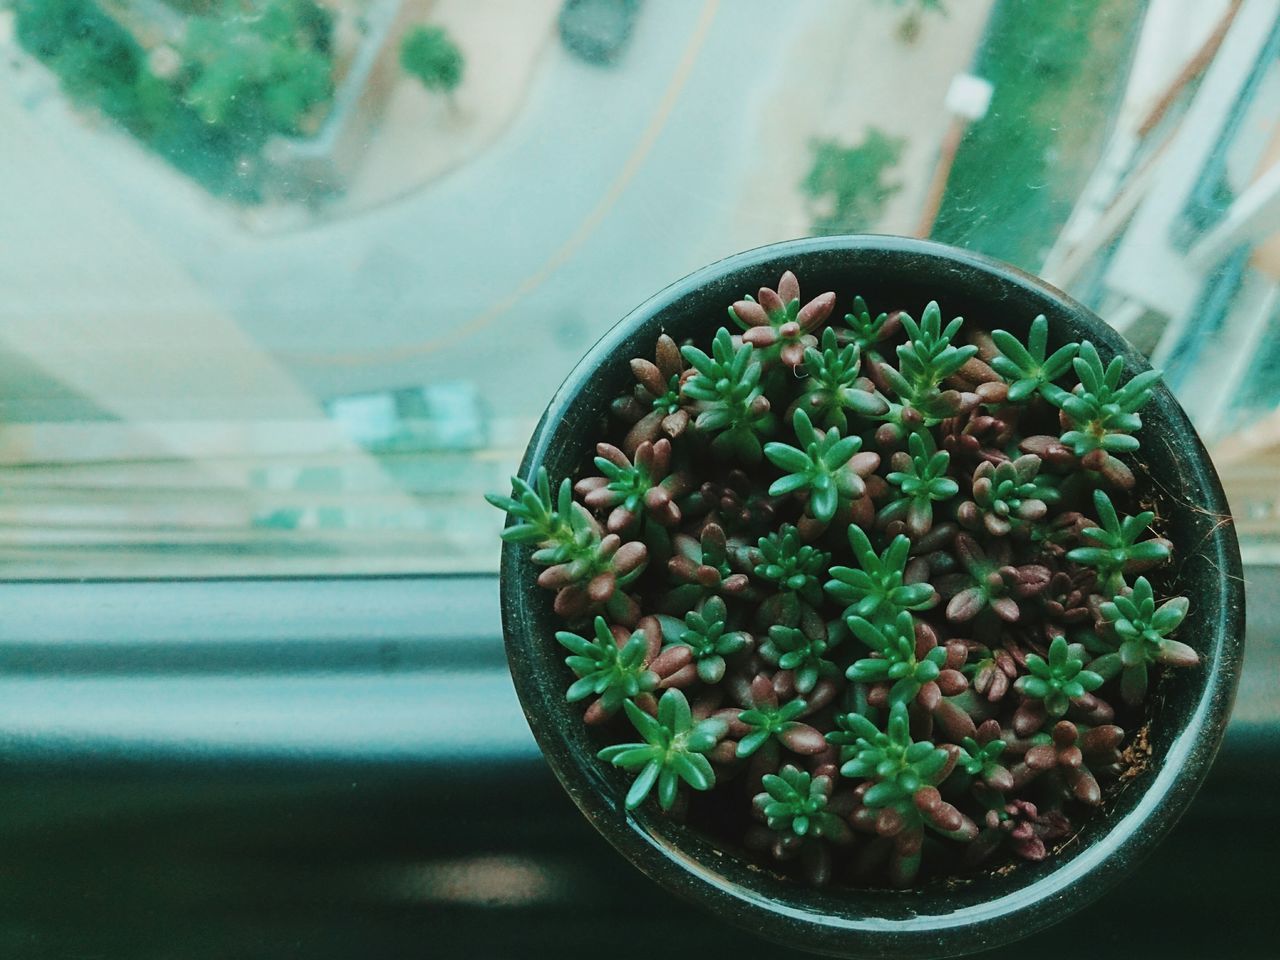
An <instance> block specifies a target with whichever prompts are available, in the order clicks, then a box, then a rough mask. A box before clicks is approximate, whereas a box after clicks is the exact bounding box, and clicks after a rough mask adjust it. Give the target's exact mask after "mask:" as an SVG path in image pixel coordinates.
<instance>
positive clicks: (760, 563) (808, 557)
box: [755, 524, 831, 606]
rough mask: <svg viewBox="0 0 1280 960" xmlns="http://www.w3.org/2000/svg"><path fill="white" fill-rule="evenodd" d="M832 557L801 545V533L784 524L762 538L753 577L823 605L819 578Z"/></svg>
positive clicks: (811, 547) (807, 545)
mask: <svg viewBox="0 0 1280 960" xmlns="http://www.w3.org/2000/svg"><path fill="white" fill-rule="evenodd" d="M830 560H831V554H829V553H826V552H825V551H822V550H819V549H818V548H817V547H813V546H810V545H809V544H807V543H804V542H803V540H802V539H801V537H800V533H799V531H798V530H796V528H795V527H793V526H791V525H790V524H784V525H783V526H782V528H781V529H780V530H778V532H777V533H771V534H769V535H768V536H767V537H761V538H760V541H759V545H758V560H757V562H756V565H755V575H756V576H757V577H759V578H760V579H762V580H767V581H769V582H770V583H773V584H775V585H776V586H777V588H778V590H779V591H780V592H785V593H790V594H792V595H794V596H796V597H798V598H800V599H802V600H804V601H805V602H806V603H809V604H811V605H813V606H817V605H818V604H820V603H822V580H821V577H822V575H823V574H824V573H826V571H827V564H828V562H829V561H830Z"/></svg>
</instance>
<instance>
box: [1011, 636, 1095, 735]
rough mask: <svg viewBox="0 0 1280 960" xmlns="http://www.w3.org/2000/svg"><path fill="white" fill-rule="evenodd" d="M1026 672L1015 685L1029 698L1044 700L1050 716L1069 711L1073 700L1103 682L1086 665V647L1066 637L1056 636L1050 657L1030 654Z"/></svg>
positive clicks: (1050, 647) (1058, 715) (1019, 691)
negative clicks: (1072, 642) (1069, 640)
mask: <svg viewBox="0 0 1280 960" xmlns="http://www.w3.org/2000/svg"><path fill="white" fill-rule="evenodd" d="M1027 670H1028V671H1029V673H1027V674H1026V675H1025V676H1022V677H1019V678H1018V681H1017V682H1016V683H1015V684H1014V685H1013V687H1014V689H1015V690H1017V691H1018V693H1020V694H1022V695H1023V696H1024V697H1026V698H1027V699H1028V700H1041V701H1043V702H1044V709H1045V712H1046V713H1047V714H1048V715H1049V716H1050V717H1060V716H1062V715H1063V714H1064V713H1066V712H1067V707H1069V706H1070V705H1071V701H1072V700H1079V699H1080V698H1081V697H1083V696H1084V695H1085V694H1086V693H1088V692H1090V691H1092V690H1097V689H1098V688H1099V687H1100V686H1102V682H1103V681H1102V677H1101V676H1099V675H1098V674H1096V673H1094V672H1093V671H1092V670H1086V669H1085V666H1084V647H1083V646H1081V645H1079V644H1069V643H1067V639H1066V637H1057V638H1055V639H1054V641H1053V643H1051V644H1050V645H1049V656H1048V658H1045V657H1041V656H1038V655H1037V654H1034V653H1033V654H1029V655H1028V656H1027Z"/></svg>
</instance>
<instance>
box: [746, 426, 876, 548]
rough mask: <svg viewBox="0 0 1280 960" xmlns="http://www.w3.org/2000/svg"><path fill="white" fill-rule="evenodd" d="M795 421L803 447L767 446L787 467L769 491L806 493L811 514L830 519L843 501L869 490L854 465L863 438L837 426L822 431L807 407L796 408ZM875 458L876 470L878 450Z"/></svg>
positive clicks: (768, 452) (775, 460) (780, 464)
mask: <svg viewBox="0 0 1280 960" xmlns="http://www.w3.org/2000/svg"><path fill="white" fill-rule="evenodd" d="M793 423H794V426H795V432H796V439H797V440H799V441H800V445H801V446H800V448H799V449H797V448H796V447H793V446H790V445H788V444H785V443H777V442H775V443H767V444H765V446H764V455H765V456H766V457H768V458H769V460H770V461H772V463H773V464H774V466H776V467H778V468H779V469H780V470H785V471H787V472H786V473H785V474H784V475H783V476H781V477H779V478H778V479H777V480H775V481H773V483H772V484H771V485H770V486H769V495H770V496H772V497H777V496H781V495H783V494H787V493H798V494H802V495H803V496H804V497H805V501H806V509H807V510H808V512H809V515H810V516H812V517H813V518H814V519H815V520H818V521H820V522H822V523H824V524H825V523H829V522H830V521H831V519H832V518H833V517H835V515H836V511H837V510H839V509H840V508H841V506H842V505H844V506H846V507H847V506H848V504H849V503H850V502H851V501H853V500H856V499H858V498H859V497H861V496H863V495H864V494H865V493H866V492H867V488H866V485H865V484H864V483H863V482H862V477H861V476H860V475H859V473H858V471H857V469H856V468H855V467H854V466H853V460H854V459H855V457H856V455H857V453H858V449H859V448H860V447H861V446H862V440H861V438H859V437H841V436H840V431H839V430H837V429H836V428H835V427H832V428H831V429H830V430H828V431H826V432H825V433H818V431H816V430H815V429H814V428H813V424H812V423H811V422H810V421H809V415H808V414H806V413H805V412H804V411H803V410H797V411H796V413H795V418H794V420H793ZM871 458H872V459H873V461H874V462H872V463H870V469H872V470H874V469H875V467H876V466H878V465H879V462H880V458H879V457H878V456H876V455H875V454H871Z"/></svg>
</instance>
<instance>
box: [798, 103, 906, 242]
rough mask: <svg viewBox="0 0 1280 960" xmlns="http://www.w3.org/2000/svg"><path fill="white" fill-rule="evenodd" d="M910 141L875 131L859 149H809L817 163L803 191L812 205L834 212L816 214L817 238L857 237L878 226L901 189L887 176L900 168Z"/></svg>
mask: <svg viewBox="0 0 1280 960" xmlns="http://www.w3.org/2000/svg"><path fill="white" fill-rule="evenodd" d="M905 145H906V144H905V141H903V140H901V139H899V138H897V137H889V136H886V135H885V134H884V133H883V132H881V131H880V130H876V129H875V128H872V129H870V130H868V131H867V137H866V139H865V140H863V141H862V143H860V144H858V145H857V146H856V147H847V146H845V145H844V144H842V143H840V142H839V141H837V140H814V141H812V143H811V144H810V150H811V151H812V153H813V164H812V166H810V168H809V173H808V175H807V176H806V177H805V178H804V180H803V181H802V182H801V184H800V187H801V189H802V190H804V192H805V194H806V195H807V196H808V197H809V199H810V200H813V201H815V203H817V204H819V205H821V206H823V207H825V208H826V209H827V210H828V211H829V212H826V213H822V214H819V215H817V216H816V217H815V218H814V221H813V224H812V230H813V232H814V233H815V234H838V233H857V232H858V231H861V230H867V229H869V228H871V227H874V226H875V224H876V221H877V220H879V219H880V216H881V214H883V213H884V206H885V203H886V202H888V200H889V198H890V197H892V196H893V195H894V194H895V193H897V192H898V191H899V190H901V189H902V184H900V183H889V182H887V181H886V180H885V173H886V172H887V171H889V170H890V169H892V168H893V167H894V166H896V165H897V163H898V160H899V158H900V157H901V156H902V148H903V147H904V146H905Z"/></svg>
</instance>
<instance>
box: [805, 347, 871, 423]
mask: <svg viewBox="0 0 1280 960" xmlns="http://www.w3.org/2000/svg"><path fill="white" fill-rule="evenodd" d="M804 369H805V373H806V374H808V378H809V379H808V382H807V383H806V385H805V392H804V393H803V394H802V395H801V396H800V399H799V400H798V401H797V403H798V405H799V406H798V407H797V409H802V410H804V411H805V412H806V413H808V414H809V415H810V419H811V420H813V421H816V422H817V423H819V424H821V425H822V426H824V427H828V428H830V427H834V428H835V429H837V430H839V431H840V432H841V433H844V432H845V431H847V430H848V429H849V417H850V415H853V416H859V417H879V416H881V415H882V414H885V413H887V412H888V410H889V404H888V403H887V402H886V401H885V399H884V397H882V396H880V394H878V393H877V392H876V391H875V387H874V385H873V384H872V383H871V381H870V380H867V379H865V378H863V377H860V376H859V373H860V372H861V370H862V354H861V353H860V351H859V349H858V346H857V344H854V343H850V344H846V345H845V346H840V342H839V339H838V338H837V336H836V332H835V330H834V329H832V328H831V327H827V329H826V330H824V331H823V332H822V343H821V350H819V349H816V348H814V347H809V348H808V349H806V350H805V352H804Z"/></svg>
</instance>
